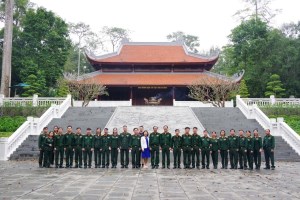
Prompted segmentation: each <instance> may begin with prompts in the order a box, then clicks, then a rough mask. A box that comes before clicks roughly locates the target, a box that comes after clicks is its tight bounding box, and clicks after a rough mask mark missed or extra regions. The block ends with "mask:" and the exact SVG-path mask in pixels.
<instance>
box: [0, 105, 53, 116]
mask: <svg viewBox="0 0 300 200" xmlns="http://www.w3.org/2000/svg"><path fill="white" fill-rule="evenodd" d="M48 108H49V107H32V106H28V107H1V108H0V116H10V117H16V116H24V117H28V116H32V117H40V116H42V115H43V113H44V112H46V110H47V109H48Z"/></svg>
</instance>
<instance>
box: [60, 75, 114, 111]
mask: <svg viewBox="0 0 300 200" xmlns="http://www.w3.org/2000/svg"><path fill="white" fill-rule="evenodd" d="M64 76H65V80H66V84H67V85H68V87H69V91H70V92H71V95H72V97H73V98H74V99H77V100H81V101H83V102H82V107H86V106H88V104H89V103H90V101H91V100H93V99H96V98H97V97H98V96H102V95H108V92H107V90H106V86H104V85H101V84H96V83H94V82H93V81H92V82H91V81H87V79H86V78H84V77H83V78H82V80H80V81H78V80H77V78H76V75H74V74H64Z"/></svg>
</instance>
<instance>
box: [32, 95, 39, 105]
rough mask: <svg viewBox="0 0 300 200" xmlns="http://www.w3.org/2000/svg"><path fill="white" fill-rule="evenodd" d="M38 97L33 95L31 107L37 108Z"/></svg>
mask: <svg viewBox="0 0 300 200" xmlns="http://www.w3.org/2000/svg"><path fill="white" fill-rule="evenodd" d="M38 99H39V97H38V95H37V94H34V95H33V97H32V106H33V107H37V106H38Z"/></svg>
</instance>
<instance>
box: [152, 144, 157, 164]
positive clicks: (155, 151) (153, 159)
mask: <svg viewBox="0 0 300 200" xmlns="http://www.w3.org/2000/svg"><path fill="white" fill-rule="evenodd" d="M158 164H159V146H154V147H152V148H151V166H152V167H153V166H158Z"/></svg>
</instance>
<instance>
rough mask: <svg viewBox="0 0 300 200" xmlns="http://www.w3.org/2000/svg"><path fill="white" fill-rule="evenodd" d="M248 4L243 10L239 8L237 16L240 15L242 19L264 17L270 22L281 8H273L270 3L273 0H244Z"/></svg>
mask: <svg viewBox="0 0 300 200" xmlns="http://www.w3.org/2000/svg"><path fill="white" fill-rule="evenodd" d="M243 1H244V2H245V3H246V6H245V8H244V9H242V10H238V11H237V12H236V13H235V16H239V17H240V18H241V20H242V21H244V20H247V19H249V18H250V19H251V18H254V19H255V21H257V20H258V19H263V20H264V21H265V22H269V21H270V20H271V19H272V18H274V17H275V16H276V14H277V13H279V12H280V10H279V9H276V10H272V9H271V7H270V4H271V3H272V0H243Z"/></svg>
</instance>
